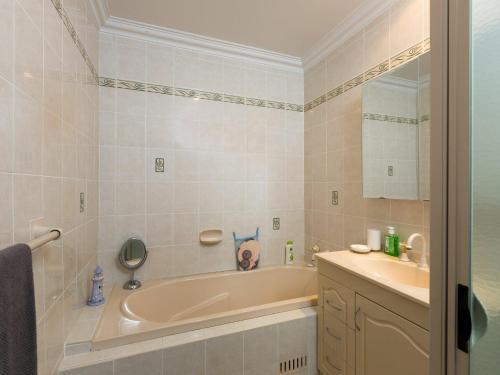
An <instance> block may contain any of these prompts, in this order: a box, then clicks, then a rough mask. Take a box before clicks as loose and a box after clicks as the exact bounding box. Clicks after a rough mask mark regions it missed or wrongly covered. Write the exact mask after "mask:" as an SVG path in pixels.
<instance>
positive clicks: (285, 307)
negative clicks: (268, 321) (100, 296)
mask: <svg viewBox="0 0 500 375" xmlns="http://www.w3.org/2000/svg"><path fill="white" fill-rule="evenodd" d="M278 268H279V269H283V268H292V269H300V270H305V271H307V272H316V275H317V269H316V268H313V267H308V266H305V265H304V266H302V265H281V266H270V267H262V268H260V269H258V270H255V271H248V272H262V271H272V270H273V269H278ZM241 273H242V271H234V270H233V271H223V272H211V273H206V274H199V275H189V276H182V277H176V278H162V279H155V280H149V281H146V282H145V283H144V285H145V286H146V288H148V289H149V288H156V287H159V286H161V285H163V284H164V283H165V282H167V283H170V282H171V283H176V282H181V281H187V280H200V279H202V280H203V279H205V278H211V277H227V276H230V275H234V274H241ZM143 290H144V289H143ZM134 292H137V291H129V290H124V289H122V287H121V285H119V284H115V285H114V286H113V289H112V291H111V293H110V297H109V299H108V301H107V303H106V307H105V309H104V312H103V313H102V316H101V318H100V319H99V321H98V322H97V326H96V329H95V332H94V334H93V335H92V340H91V350H92V351H99V350H102V349H109V348H113V347H117V346H121V345H127V344H133V343H138V342H142V341H146V340H151V339H158V338H162V337H166V336H171V335H175V334H180V333H185V332H189V331H198V330H201V329H205V328H211V327H216V326H223V325H224V324H227V323H234V322H238V321H242V320H248V319H254V318H259V317H263V316H267V315H274V314H279V313H282V312H287V311H292V310H297V309H303V308H308V307H315V306H317V303H318V294H312V295H309V296H303V297H298V298H292V299H287V300H281V301H276V302H270V303H266V304H262V305H256V306H250V307H245V308H241V309H235V310H229V311H225V312H221V313H216V314H209V315H204V316H202V317H195V318H190V319H184V320H179V321H174V322H172V324H167V323H159V322H152V321H147V320H142V319H140V318H139V319H138V320H136V321H140V322H143V323H148V324H150V325H151V326H152V327H149V328H143V329H141V331H139V332H133V333H127V334H119V335H113V336H112V337H109V335H103V334H102V332H101V331H102V326H103V324H105V323H104V322H105V320H107V319H106V318H107V317H108V316H109V315H110V314H113V312H110V310H114V314H117V311H116V310H119V313H120V314H121V316H118V315H117V320H116V321H115V323H116V324H118V323H119V321H120V319H122V318H124V319H127V320H129V321H134V320H135V319H130V318H128V317H126V316H125V313H124V312H123V311H122V303H123V301H124V299H125V298H127V295H131V294H133V293H134ZM187 326H189V327H190V328H189V329H186V328H185V327H187ZM102 336H104V337H102Z"/></svg>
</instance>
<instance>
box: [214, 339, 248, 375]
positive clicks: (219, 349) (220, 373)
mask: <svg viewBox="0 0 500 375" xmlns="http://www.w3.org/2000/svg"><path fill="white" fill-rule="evenodd" d="M206 374H207V375H210V374H214V375H224V374H227V375H237V374H243V335H242V334H233V335H228V336H222V337H218V338H214V339H211V340H208V341H207V343H206Z"/></svg>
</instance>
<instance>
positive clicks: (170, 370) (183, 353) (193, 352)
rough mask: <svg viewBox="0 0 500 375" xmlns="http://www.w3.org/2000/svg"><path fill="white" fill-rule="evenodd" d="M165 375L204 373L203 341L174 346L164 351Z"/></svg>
mask: <svg viewBox="0 0 500 375" xmlns="http://www.w3.org/2000/svg"><path fill="white" fill-rule="evenodd" d="M163 358H164V363H165V375H184V374H204V373H205V343H204V342H194V343H192V344H186V345H180V346H175V347H173V348H170V349H167V350H165V352H164V357H163Z"/></svg>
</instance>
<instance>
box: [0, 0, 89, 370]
mask: <svg viewBox="0 0 500 375" xmlns="http://www.w3.org/2000/svg"><path fill="white" fill-rule="evenodd" d="M60 4H61V3H60V2H59V1H53V2H52V1H50V0H44V1H34V2H26V1H20V0H4V1H2V4H1V6H0V30H1V32H2V51H1V53H0V111H1V113H2V116H1V119H0V138H1V139H2V147H1V148H0V206H1V210H0V248H2V247H5V246H8V245H10V244H12V243H17V242H25V241H27V240H29V239H30V223H31V222H32V221H33V220H35V219H39V218H43V219H44V222H45V223H46V224H47V225H49V226H53V227H61V228H62V229H63V232H64V234H63V237H62V239H60V240H58V241H56V242H53V243H51V244H49V245H46V246H44V247H42V248H40V249H38V250H36V251H35V252H34V254H33V270H34V278H35V293H36V314H37V322H38V324H37V338H38V361H39V374H41V375H45V374H52V373H54V372H55V371H56V369H57V366H58V363H59V361H60V359H61V358H62V356H63V343H64V340H65V337H66V335H67V333H68V331H69V330H70V328H71V326H72V324H73V322H74V321H75V318H76V314H77V311H78V308H79V307H80V306H82V305H83V304H84V303H85V300H86V298H87V294H88V289H89V276H90V274H91V272H92V269H93V267H94V266H95V264H96V251H97V202H98V200H97V192H98V181H97V177H98V176H97V166H98V158H97V156H98V154H97V149H98V148H97V144H98V140H97V139H98V132H97V125H98V124H97V118H96V116H97V106H98V90H97V85H96V82H95V79H94V77H93V76H92V73H91V71H90V69H89V67H88V66H87V64H86V62H85V61H84V59H83V57H82V54H81V51H80V50H79V49H78V48H77V47H76V44H75V41H74V39H73V38H72V36H71V34H70V33H69V31H68V29H67V28H66V27H65V25H64V24H63V22H62V19H61V14H60V13H59V12H62V13H64V14H65V16H67V17H68V19H69V20H70V22H71V24H72V25H73V26H74V31H75V33H76V34H75V35H76V36H77V37H78V38H79V39H80V41H81V43H82V44H81V45H82V46H84V47H85V49H86V51H87V54H88V59H90V61H92V62H94V63H97V52H98V49H97V30H98V27H97V21H96V20H95V19H94V16H93V13H92V12H91V11H90V9H89V6H90V5H89V3H88V2H86V1H74V2H65V5H66V4H67V5H66V6H67V7H66V8H64V10H62V9H61V8H59V9H58V7H60ZM80 192H83V193H85V195H86V209H85V212H83V213H80V211H79V195H80Z"/></svg>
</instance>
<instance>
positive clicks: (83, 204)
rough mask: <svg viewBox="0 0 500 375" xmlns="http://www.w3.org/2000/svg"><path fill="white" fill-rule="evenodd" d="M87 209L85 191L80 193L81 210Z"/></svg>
mask: <svg viewBox="0 0 500 375" xmlns="http://www.w3.org/2000/svg"><path fill="white" fill-rule="evenodd" d="M84 211H85V193H80V212H84Z"/></svg>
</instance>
